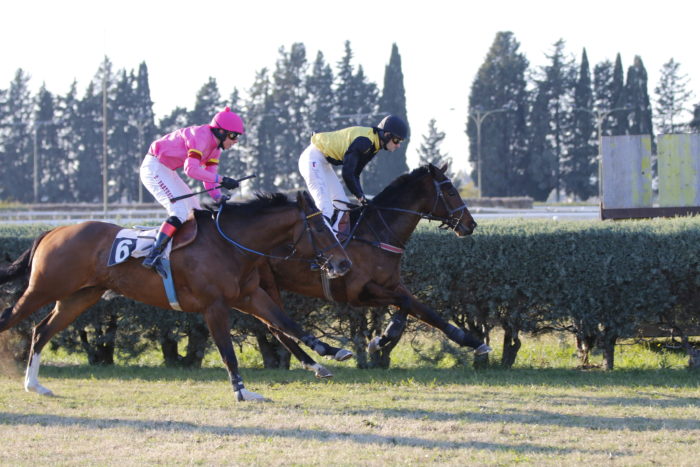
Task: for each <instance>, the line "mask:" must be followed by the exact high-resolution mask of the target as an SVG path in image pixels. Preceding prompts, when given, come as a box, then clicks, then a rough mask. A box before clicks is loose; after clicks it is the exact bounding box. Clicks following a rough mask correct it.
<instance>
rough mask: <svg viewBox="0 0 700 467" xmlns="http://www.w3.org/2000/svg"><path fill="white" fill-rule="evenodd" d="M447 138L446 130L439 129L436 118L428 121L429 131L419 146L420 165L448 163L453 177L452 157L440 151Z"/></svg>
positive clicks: (449, 174) (439, 165) (450, 174)
mask: <svg viewBox="0 0 700 467" xmlns="http://www.w3.org/2000/svg"><path fill="white" fill-rule="evenodd" d="M444 140H445V132H443V131H440V130H438V128H437V124H436V121H435V119H434V118H431V119H430V122H428V132H427V133H426V134H424V135H423V142H422V143H421V145H420V147H419V148H418V165H421V166H422V165H426V164H433V165H436V166H438V167H441V166H442V164H448V174H447V175H448V176H449V177H450V178H453V177H452V175H453V173H454V171H453V169H452V167H450V164H451V163H452V158H451V157H450V156H449V155H448V154H447V153H445V154H443V153H442V152H441V151H440V145H441V144H442V142H443V141H444Z"/></svg>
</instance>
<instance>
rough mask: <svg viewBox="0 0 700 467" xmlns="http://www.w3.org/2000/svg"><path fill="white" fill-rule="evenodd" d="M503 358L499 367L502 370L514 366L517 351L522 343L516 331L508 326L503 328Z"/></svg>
mask: <svg viewBox="0 0 700 467" xmlns="http://www.w3.org/2000/svg"><path fill="white" fill-rule="evenodd" d="M503 329H504V331H505V332H504V334H503V356H502V357H501V365H502V366H503V367H504V368H511V367H512V366H513V364H515V358H516V357H517V356H518V350H520V346H521V345H522V342H521V341H520V336H519V333H518V330H517V329H513V328H511V327H510V326H506V327H504V328H503Z"/></svg>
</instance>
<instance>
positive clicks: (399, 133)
mask: <svg viewBox="0 0 700 467" xmlns="http://www.w3.org/2000/svg"><path fill="white" fill-rule="evenodd" d="M377 128H379V129H380V130H382V131H384V132H385V133H391V134H392V135H394V136H396V137H397V138H401V139H406V138H408V125H406V122H404V121H403V119H402V118H401V117H397V116H396V115H387V116H386V117H384V118H383V119H382V121H381V122H379V125H377Z"/></svg>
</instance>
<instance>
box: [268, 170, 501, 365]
mask: <svg viewBox="0 0 700 467" xmlns="http://www.w3.org/2000/svg"><path fill="white" fill-rule="evenodd" d="M446 169H447V166H446V165H445V166H443V167H442V168H437V167H435V166H434V165H432V164H430V165H428V166H425V167H420V168H418V169H416V170H414V171H413V172H411V173H410V174H406V175H403V176H401V177H399V178H397V179H396V180H394V182H392V183H391V184H390V185H389V186H388V187H387V188H386V189H384V190H383V191H382V192H381V193H379V194H378V195H377V196H376V197H375V198H374V199H373V200H372V202H371V203H370V204H369V205H367V206H366V207H364V208H362V209H361V210H354V211H353V212H352V214H351V224H352V225H353V226H354V227H353V230H352V231H351V233H350V237H349V238H348V239H346V240H345V241H344V246H345V251H346V252H347V254H348V256H349V257H350V259H351V260H352V261H353V268H352V270H351V271H350V272H349V273H348V274H346V275H345V276H343V277H342V278H339V279H335V280H332V281H329V285H328V286H327V287H326V289H328V288H329V289H330V291H331V294H332V299H333V300H335V301H338V302H345V303H349V304H350V305H354V306H386V305H394V306H396V307H398V308H399V311H398V312H397V313H395V314H394V316H393V317H392V319H391V321H390V323H389V325H388V327H387V328H386V330H385V331H384V333H383V334H382V336H377V337H375V338H374V339H372V340H371V341H370V344H369V346H368V350H369V352H370V353H372V352H376V351H377V350H380V349H381V348H382V347H386V346H387V345H388V344H389V343H391V342H395V341H396V340H398V338H399V337H400V336H401V333H402V332H403V329H404V327H405V325H406V315H407V314H410V315H411V316H414V317H415V318H417V319H419V320H421V321H423V322H425V323H427V324H429V325H431V326H433V327H435V328H437V329H439V330H441V331H442V332H444V333H445V334H446V335H447V337H449V338H450V339H451V340H453V341H454V342H456V343H457V344H459V345H461V346H469V347H473V348H474V349H476V350H475V352H476V354H477V355H480V354H484V353H487V352H490V351H491V348H490V347H489V346H488V345H486V344H484V342H482V341H480V340H479V339H477V338H476V337H474V336H473V335H471V334H470V333H469V332H465V331H463V330H462V329H460V328H458V327H456V326H454V325H452V324H449V323H448V322H446V321H445V320H444V319H442V318H441V317H440V316H439V315H438V314H437V313H436V312H435V311H434V310H432V309H431V308H430V307H428V306H427V305H425V304H424V303H421V302H420V301H419V300H418V299H417V298H416V297H415V296H414V295H413V294H412V293H411V292H410V291H409V290H408V289H407V288H406V286H404V284H403V283H402V282H401V271H400V265H401V256H402V253H403V249H404V246H405V245H406V243H407V242H408V239H409V237H410V236H411V234H412V233H413V231H414V230H415V228H416V226H417V225H418V222H419V221H420V220H421V219H429V220H437V221H440V222H442V224H441V227H444V228H448V229H451V230H453V231H454V232H455V234H456V235H457V236H458V237H464V236H466V235H470V234H471V233H472V232H473V231H474V229H475V228H476V222H475V221H474V218H473V217H472V215H471V213H470V212H469V209H468V208H467V206H466V205H465V203H464V201H463V200H462V198H461V197H460V196H459V192H458V191H457V190H456V189H455V187H454V185H453V184H452V182H451V180H450V179H449V178H448V177H447V176H446V175H445V170H446ZM341 238H342V236H341ZM260 274H261V278H262V282H261V285H262V287H263V288H264V289H265V290H266V291H267V292H268V294H269V295H270V296H271V297H272V298H274V299H275V300H276V302H277V303H278V304H279V305H280V306H281V304H282V301H281V296H280V292H279V289H284V290H289V291H291V292H296V293H299V294H302V295H307V296H311V297H318V298H324V297H325V298H328V297H327V293H326V292H324V284H323V281H322V278H321V275H320V274H309V273H308V271H305V266H304V265H302V264H298V263H290V262H281V261H277V260H269V261H267V262H266V263H265V264H264V265H263V266H261V271H260ZM273 333H274V334H275V335H276V337H277V338H278V339H279V340H280V341H281V342H282V343H283V344H284V345H285V347H287V348H288V349H289V350H290V352H292V353H293V354H294V355H295V356H296V357H297V358H298V359H299V360H300V361H301V362H302V365H303V366H304V367H305V368H307V369H309V370H312V371H314V372H315V373H316V376H318V377H328V376H331V374H330V373H329V372H328V370H326V369H325V368H323V367H322V366H321V365H319V364H317V363H316V362H314V361H313V360H312V359H311V357H309V356H308V355H307V354H306V353H305V352H304V351H303V350H302V349H301V348H300V347H299V346H298V345H296V343H295V342H293V341H291V340H290V339H288V338H287V337H286V336H284V335H282V334H280V333H278V332H275V331H274V330H273Z"/></svg>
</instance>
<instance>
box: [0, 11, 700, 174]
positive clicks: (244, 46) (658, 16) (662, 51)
mask: <svg viewBox="0 0 700 467" xmlns="http://www.w3.org/2000/svg"><path fill="white" fill-rule="evenodd" d="M691 4H692V2H689V1H686V0H683V1H679V0H666V1H664V2H658V1H655V2H651V1H646V0H637V1H628V0H606V1H601V0H588V1H586V2H569V1H565V0H559V1H549V0H531V1H529V2H523V1H522V0H502V1H499V0H491V1H488V2H478V3H472V2H469V3H467V2H463V1H460V0H449V1H448V0H432V1H429V2H426V1H422V2H407V1H405V0H404V1H394V0H385V1H383V2H381V1H380V2H378V1H369V0H352V1H350V2H338V1H333V0H325V1H320V0H297V1H289V0H287V1H277V0H275V1H271V0H254V1H219V0H211V1H208V2H203V1H194V0H190V1H182V0H169V1H162V0H141V1H134V0H120V1H111V2H107V1H104V0H90V1H83V0H34V1H32V2H26V1H18V0H8V1H4V2H3V3H2V7H0V8H1V11H2V17H3V20H4V21H3V25H2V27H1V28H0V44H2V46H1V47H0V89H7V88H8V87H9V84H10V82H11V81H12V79H13V77H14V76H15V73H16V71H17V70H18V69H19V68H22V69H23V70H24V71H25V72H26V73H28V74H29V75H30V76H31V80H30V88H31V89H32V91H33V92H36V90H38V89H39V88H40V87H41V85H42V84H45V85H46V88H47V89H48V90H49V91H50V92H52V93H54V94H58V95H62V94H65V93H66V92H67V91H68V89H69V87H70V85H71V83H72V82H73V81H77V83H78V90H79V93H83V92H84V90H85V88H86V87H87V84H88V83H89V81H90V80H91V79H92V78H93V77H94V76H95V74H96V72H97V70H98V68H99V65H100V63H101V62H102V60H103V58H104V57H105V56H107V57H108V58H109V59H110V60H111V62H112V64H113V66H114V69H115V70H119V69H126V70H132V69H133V70H137V69H138V66H139V64H140V63H141V62H144V61H145V62H146V64H147V65H148V71H149V79H150V86H151V98H152V99H153V101H154V110H155V113H156V117H157V118H160V117H163V116H164V115H166V114H168V113H170V111H171V110H173V109H174V108H175V107H176V106H182V107H186V108H188V109H192V107H193V106H194V100H195V96H196V93H197V91H198V90H199V88H200V87H201V86H202V85H204V84H205V83H206V81H207V80H208V79H209V77H214V78H216V81H217V83H218V85H219V90H220V92H221V95H222V97H224V98H226V97H227V96H229V95H230V93H231V91H233V89H234V87H235V88H238V90H239V91H241V92H245V91H246V90H247V89H248V88H250V86H251V85H252V84H253V81H254V79H255V74H256V72H257V71H259V70H261V69H262V68H264V67H267V68H269V69H274V67H275V61H276V60H277V58H278V56H279V52H278V51H279V49H280V47H285V49H286V50H289V49H290V48H291V45H292V44H293V43H295V42H301V43H303V44H304V45H305V47H306V52H307V59H308V60H309V62H313V60H314V59H315V57H316V54H317V52H318V51H321V52H323V54H324V57H325V59H326V62H327V63H329V64H331V66H332V68H333V69H334V72H335V65H336V63H337V62H338V61H339V60H340V59H341V58H342V56H343V55H344V44H345V41H346V40H349V41H350V44H351V47H352V50H353V53H354V59H353V64H354V65H355V66H358V65H362V67H363V69H364V72H365V74H366V76H367V77H368V79H369V80H370V81H373V82H375V83H376V84H377V85H378V86H379V88H380V89H381V87H382V86H383V82H384V69H385V67H386V65H387V64H388V63H389V57H390V54H391V47H392V44H394V43H396V44H397V46H398V48H399V53H400V55H401V60H402V69H403V74H404V86H405V89H406V101H407V112H408V120H409V123H410V125H411V134H412V136H411V142H410V146H409V148H408V154H407V158H408V163H409V166H410V167H415V166H416V165H417V154H416V150H417V149H418V147H419V145H420V143H421V142H422V139H423V135H424V134H426V133H427V131H428V123H429V121H430V120H431V119H433V118H434V119H436V124H437V128H438V130H440V131H443V132H445V134H446V138H445V141H444V143H443V145H442V147H441V150H442V152H443V153H445V152H446V153H448V154H449V155H450V156H451V157H452V159H453V168H454V169H457V170H459V169H466V168H468V167H469V163H468V160H467V158H468V143H469V140H468V138H467V136H466V134H465V133H464V129H465V125H466V120H467V107H468V98H469V90H470V87H471V84H472V82H473V80H474V77H475V76H476V73H477V71H478V69H479V67H480V66H481V65H482V63H483V61H484V58H485V57H486V54H487V53H488V50H489V48H490V47H491V44H492V43H493V40H494V38H495V36H496V34H497V33H498V32H499V31H511V32H512V33H513V34H514V36H515V39H516V40H517V41H518V42H519V43H520V51H521V52H522V53H523V54H524V55H525V56H526V57H527V59H528V60H529V62H530V65H531V68H533V69H535V68H537V67H541V66H544V65H546V63H547V57H546V56H547V54H549V53H551V51H552V50H553V46H554V43H555V42H556V41H557V40H559V39H563V40H564V41H565V43H566V47H565V51H566V53H567V54H570V55H571V56H572V57H573V58H575V59H576V61H577V62H579V61H580V58H581V52H582V50H583V48H584V47H585V48H586V51H587V54H588V59H589V63H590V66H591V72H592V70H593V67H594V66H595V64H596V63H599V62H602V61H604V60H610V61H614V60H615V57H616V54H617V53H620V55H621V58H622V65H623V68H624V69H625V73H626V71H627V68H628V67H629V66H630V65H631V64H632V61H633V59H634V57H635V55H639V56H640V57H641V58H642V60H643V62H644V65H645V68H646V70H647V73H648V75H649V88H648V90H649V94H650V96H651V97H652V99H653V98H654V87H656V85H657V84H658V79H659V71H660V70H661V67H662V66H663V64H664V63H667V62H668V61H669V60H670V59H671V58H673V59H674V60H675V61H676V62H678V63H680V72H681V73H682V74H685V75H687V76H688V78H689V88H690V89H691V90H692V91H693V92H694V94H695V97H694V99H693V100H692V103H693V104H695V103H698V102H700V53H698V51H697V34H698V33H697V19H696V18H697V16H696V15H695V14H694V13H692V12H691ZM584 8H585V9H584ZM629 11H634V13H628V12H629ZM688 116H690V114H688ZM490 118H498V117H497V115H492V116H491V117H490ZM202 123H204V122H202ZM330 129H333V128H330V127H329V128H319V129H317V130H318V131H326V130H330Z"/></svg>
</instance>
